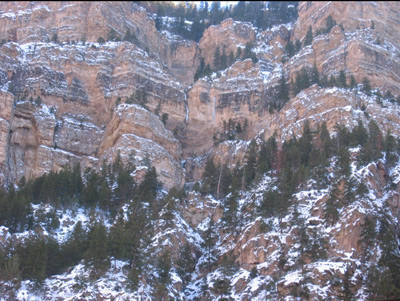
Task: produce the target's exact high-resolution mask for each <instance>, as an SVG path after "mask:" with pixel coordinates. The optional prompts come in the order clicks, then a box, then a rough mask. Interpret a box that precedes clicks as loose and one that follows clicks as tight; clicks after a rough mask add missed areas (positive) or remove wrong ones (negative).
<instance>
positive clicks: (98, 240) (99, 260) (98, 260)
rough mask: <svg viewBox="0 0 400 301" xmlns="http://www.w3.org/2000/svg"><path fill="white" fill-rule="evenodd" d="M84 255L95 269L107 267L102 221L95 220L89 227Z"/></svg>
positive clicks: (104, 231) (105, 238)
mask: <svg viewBox="0 0 400 301" xmlns="http://www.w3.org/2000/svg"><path fill="white" fill-rule="evenodd" d="M84 257H85V260H86V263H88V264H91V265H93V267H94V268H95V270H96V271H97V270H103V269H104V268H107V267H108V265H109V259H108V254H107V232H106V228H105V227H104V224H103V223H101V222H97V221H96V222H95V223H94V224H93V225H92V227H91V228H90V230H89V233H88V248H87V250H86V252H85V256H84Z"/></svg>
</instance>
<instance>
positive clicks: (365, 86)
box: [362, 77, 371, 96]
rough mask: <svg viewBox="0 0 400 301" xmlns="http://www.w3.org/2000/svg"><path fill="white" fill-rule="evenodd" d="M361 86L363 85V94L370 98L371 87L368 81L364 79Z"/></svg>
mask: <svg viewBox="0 0 400 301" xmlns="http://www.w3.org/2000/svg"><path fill="white" fill-rule="evenodd" d="M362 85H363V91H364V92H365V94H367V95H368V96H370V95H371V85H370V83H369V79H368V78H366V77H364V78H363V81H362Z"/></svg>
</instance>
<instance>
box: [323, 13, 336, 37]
mask: <svg viewBox="0 0 400 301" xmlns="http://www.w3.org/2000/svg"><path fill="white" fill-rule="evenodd" d="M325 23H326V27H325V33H329V32H330V31H331V29H332V27H334V26H335V25H336V21H335V20H334V19H333V18H332V16H331V15H329V16H328V17H327V18H326V21H325Z"/></svg>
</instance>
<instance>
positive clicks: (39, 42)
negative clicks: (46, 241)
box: [0, 2, 400, 300]
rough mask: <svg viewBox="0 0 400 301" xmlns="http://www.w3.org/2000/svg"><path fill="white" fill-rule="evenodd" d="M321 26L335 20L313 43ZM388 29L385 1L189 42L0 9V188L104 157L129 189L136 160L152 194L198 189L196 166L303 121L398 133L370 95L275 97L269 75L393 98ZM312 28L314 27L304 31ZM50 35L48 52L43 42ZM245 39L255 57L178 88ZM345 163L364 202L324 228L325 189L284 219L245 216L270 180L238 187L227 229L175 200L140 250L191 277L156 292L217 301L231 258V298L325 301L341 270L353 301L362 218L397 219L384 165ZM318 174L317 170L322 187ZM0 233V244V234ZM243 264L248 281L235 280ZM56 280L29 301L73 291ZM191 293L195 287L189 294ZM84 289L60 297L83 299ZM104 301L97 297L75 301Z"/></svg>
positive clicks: (75, 10)
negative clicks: (302, 77)
mask: <svg viewBox="0 0 400 301" xmlns="http://www.w3.org/2000/svg"><path fill="white" fill-rule="evenodd" d="M329 16H331V17H332V18H333V19H334V20H335V21H336V24H337V25H336V26H333V27H332V28H331V30H330V31H329V32H326V33H323V32H322V31H323V29H324V28H325V26H326V20H327V19H328V17H329ZM399 20H400V6H399V5H398V4H396V2H352V3H347V2H302V3H300V4H299V18H298V20H297V21H296V22H295V23H294V24H286V25H283V24H282V25H279V26H276V27H273V28H270V29H268V30H264V31H262V30H260V29H258V28H255V27H254V26H252V25H251V24H249V23H245V22H238V21H233V20H232V19H227V20H224V21H223V22H222V23H221V24H218V25H214V26H210V27H209V28H208V29H207V30H206V31H205V32H204V35H203V37H202V38H201V40H200V42H199V43H195V42H193V41H185V40H183V39H182V38H180V37H177V36H173V35H171V34H170V33H168V32H167V31H164V32H162V33H160V32H158V31H157V30H156V28H155V22H154V16H152V15H150V14H149V13H148V12H146V10H145V9H144V8H142V7H140V6H138V5H137V4H134V3H127V2H122V3H120V2H113V3H103V2H101V3H100V2H99V3H92V2H87V3H86V2H32V3H31V2H21V3H19V2H16V3H11V2H2V3H0V40H2V39H5V41H4V43H2V45H1V46H0V183H1V184H3V185H5V184H12V183H18V181H19V180H21V179H22V178H23V177H25V178H26V179H30V178H34V177H37V176H39V175H41V174H44V173H47V172H49V171H51V170H59V169H61V168H62V167H63V166H65V165H73V164H76V163H80V164H81V166H82V167H83V168H86V167H92V168H97V169H99V168H100V167H101V165H102V163H103V162H104V161H106V162H110V161H112V160H114V159H115V158H116V156H117V155H118V154H119V155H120V156H121V158H122V160H123V161H124V162H128V161H129V162H130V163H133V164H134V165H135V166H136V171H135V173H134V174H133V175H134V176H135V179H136V180H137V181H138V182H139V181H140V180H141V179H142V178H143V175H144V173H145V171H146V170H147V168H148V165H149V163H151V164H152V165H153V166H154V167H155V168H156V170H157V175H158V179H159V180H160V181H161V182H162V183H163V185H164V187H165V188H166V189H167V190H168V189H170V188H172V187H174V186H178V187H182V186H183V185H184V184H185V183H188V182H194V181H197V180H199V179H201V177H202V173H203V169H204V165H205V162H206V160H207V158H212V159H213V160H214V162H215V163H217V164H224V163H226V164H227V165H228V167H229V168H232V169H233V168H234V167H236V166H243V165H244V163H245V162H246V150H247V149H248V147H249V145H250V140H252V139H253V138H255V140H256V141H260V139H264V140H267V139H268V138H269V137H271V136H272V135H273V134H274V133H275V134H276V135H277V141H278V144H279V146H281V145H282V143H283V142H284V141H285V140H288V139H290V138H292V137H293V136H296V137H299V136H300V135H301V134H302V129H303V126H304V124H305V122H306V121H308V122H309V124H310V126H311V129H312V130H315V129H316V128H317V127H318V125H320V124H321V123H322V122H324V121H325V122H326V124H327V128H328V130H329V131H330V132H335V130H336V127H335V126H336V124H342V125H345V126H346V127H348V128H352V127H354V126H356V125H357V121H358V120H361V121H362V122H363V123H364V125H366V124H367V123H368V122H369V121H370V120H374V121H376V122H377V124H378V125H379V127H380V128H381V130H382V131H389V130H390V131H391V133H392V134H393V135H395V136H396V137H399V136H400V119H399V118H400V117H399V116H400V106H399V103H396V102H393V101H389V100H387V99H383V100H382V97H380V96H379V93H377V91H374V92H375V93H371V94H370V95H368V94H369V93H366V92H364V91H363V89H362V86H361V85H359V86H358V87H355V88H353V89H349V88H345V87H340V88H339V87H329V88H328V87H324V88H322V87H320V86H318V85H316V84H314V85H311V86H310V87H308V88H307V89H303V90H302V91H300V92H299V93H297V94H295V93H294V92H293V91H290V93H289V100H288V101H285V100H283V99H282V97H281V96H280V92H281V91H280V84H281V82H280V81H281V79H282V78H283V79H284V80H285V82H286V83H289V82H291V83H293V82H294V80H295V78H296V75H297V74H298V72H299V71H300V70H301V69H302V68H303V67H305V68H306V69H307V71H308V72H309V73H310V72H311V69H312V68H313V66H314V65H315V66H316V67H317V69H318V71H319V73H320V75H326V76H328V77H330V76H331V75H334V76H337V75H338V74H339V71H341V70H343V71H344V73H345V75H346V76H347V79H349V77H350V75H353V76H354V77H355V80H356V81H357V82H358V83H361V82H362V80H363V79H364V78H368V79H369V80H370V82H371V85H372V87H373V88H377V89H378V90H379V91H380V93H381V94H384V93H386V92H387V91H391V93H392V94H394V95H395V96H398V95H400V88H399V87H400V86H399V78H400V36H399V35H398V28H399V26H400V24H399V22H400V21H399ZM309 26H312V29H313V33H314V38H313V41H312V43H311V45H309V46H304V47H301V49H300V50H299V51H298V52H297V53H296V54H295V55H293V56H292V57H290V58H289V57H288V56H287V54H286V52H285V46H286V43H287V42H288V41H289V40H290V41H293V42H294V41H295V40H296V39H298V40H300V41H303V40H304V38H305V36H306V33H307V30H308V28H309ZM111 30H114V31H115V32H116V33H117V34H118V35H119V36H121V37H123V36H124V35H125V34H126V32H127V31H128V30H129V31H130V32H131V33H132V34H134V35H135V39H133V41H131V42H128V41H121V42H116V41H108V42H106V43H104V44H99V43H97V40H98V38H99V37H103V38H107V36H108V35H109V33H110V31H111ZM318 30H320V31H321V30H322V31H321V33H320V34H318V35H316V32H317V31H318ZM54 34H56V35H57V39H58V42H54V41H51V40H52V38H53V37H54ZM82 40H83V41H84V43H82ZM72 41H74V42H72ZM247 43H250V44H252V45H253V46H254V48H253V52H254V53H255V54H256V56H257V59H258V61H257V62H253V61H252V60H251V59H240V58H238V59H236V60H235V61H234V62H233V63H232V65H231V66H228V67H227V68H226V69H225V70H219V71H218V72H214V73H212V74H211V75H210V76H205V77H203V78H200V79H199V80H197V81H196V82H194V79H193V78H194V74H195V71H196V69H197V67H198V65H199V63H200V58H204V61H205V64H209V65H210V66H212V67H213V66H214V53H215V50H216V49H217V47H219V49H220V50H221V51H223V50H224V51H225V53H226V54H229V53H231V52H232V53H233V54H236V52H237V49H238V48H240V49H242V50H243V49H244V47H245V45H246V44H247ZM351 155H352V162H353V164H352V175H351V176H352V177H353V178H354V180H355V181H356V182H357V184H360V183H362V182H364V183H366V185H367V188H368V193H367V195H368V196H364V197H359V198H357V200H356V201H355V202H354V203H353V204H350V205H348V206H347V207H344V208H343V210H341V211H340V212H339V215H340V219H339V221H338V222H337V223H336V224H334V225H329V224H328V223H327V222H326V221H325V220H324V218H325V217H324V213H323V212H324V208H325V207H326V203H327V200H328V198H329V194H330V192H331V188H332V187H328V188H324V189H320V188H317V187H315V186H313V185H314V184H315V183H313V182H312V181H310V182H309V183H306V184H305V185H304V187H302V189H303V190H302V191H301V192H298V193H296V194H294V195H293V196H292V200H291V201H292V202H293V204H296V205H293V206H292V207H290V208H289V210H288V213H287V214H286V215H285V216H280V217H271V218H261V217H260V213H259V211H257V208H258V207H259V205H260V202H262V201H263V194H264V192H265V191H267V190H273V189H274V187H276V181H277V178H276V175H274V174H268V175H265V176H264V177H263V178H262V179H261V180H260V182H259V183H257V185H255V186H254V187H252V188H251V189H249V191H242V192H241V194H240V196H239V200H240V201H239V205H238V208H237V210H238V212H239V213H240V215H241V218H242V220H241V224H240V225H239V226H238V227H237V228H236V230H235V231H231V229H227V227H225V224H224V223H223V222H221V217H222V216H223V215H224V209H225V208H224V207H225V203H223V202H222V201H219V200H216V199H214V198H212V197H210V196H200V194H198V193H196V192H193V191H192V192H190V193H189V195H188V196H186V197H185V198H184V200H183V201H182V200H181V201H178V200H175V201H176V202H175V204H176V206H177V208H176V211H175V213H174V214H173V217H172V221H173V223H172V224H173V226H171V224H168V223H167V222H166V221H164V220H162V219H160V221H159V222H158V223H156V224H155V225H154V230H155V231H154V233H156V234H155V236H154V237H152V243H151V244H150V246H149V248H148V249H146V252H147V253H146V254H152V256H154V258H156V257H157V256H159V255H160V254H161V253H160V252H161V250H164V249H168V250H170V251H171V253H172V257H173V261H174V262H176V261H177V260H178V257H179V251H180V250H178V249H176V248H175V249H174V247H173V246H174V245H180V246H181V245H183V244H184V243H188V244H189V245H190V249H191V251H192V253H193V254H195V255H196V256H193V257H196V260H197V262H196V267H195V268H196V269H195V272H193V275H192V276H191V277H192V278H191V279H189V280H188V281H186V284H187V286H186V287H183V286H182V285H183V284H182V283H183V282H184V281H183V280H182V279H181V278H180V276H179V275H178V274H177V273H176V272H175V271H174V272H173V273H172V272H171V275H172V276H171V278H172V279H173V284H171V287H169V288H168V289H169V292H170V293H171V295H172V296H175V297H176V298H180V299H196V298H200V299H201V298H203V299H202V300H206V299H207V298H208V299H216V298H218V296H220V295H221V294H219V291H218V283H219V284H221V282H218V281H225V280H226V279H225V278H224V277H223V271H224V267H220V266H223V265H224V264H225V263H226V260H228V259H229V258H231V257H233V258H234V262H235V263H236V264H237V266H238V269H237V270H235V272H232V274H231V275H230V277H231V278H230V279H229V280H226V281H227V282H229V285H230V287H231V288H232V292H233V293H232V294H233V295H234V296H239V297H238V298H240V299H241V300H242V299H243V300H251V299H254V298H259V299H260V300H261V299H274V298H275V299H282V298H284V297H285V296H287V295H289V294H292V295H296V294H297V295H300V293H301V292H300V291H299V290H300V288H301V287H306V288H307V289H308V291H309V298H310V299H327V298H328V297H329V296H331V295H334V296H340V294H341V292H340V289H339V285H338V283H339V282H340V281H342V279H343V278H344V274H345V271H346V269H349V270H350V271H351V272H352V273H353V274H352V275H353V278H352V283H353V288H352V290H353V291H354V292H357V294H358V295H357V297H358V298H360V299H363V298H366V297H365V296H366V284H365V281H366V280H365V277H363V273H366V272H367V271H368V269H369V268H370V264H371V263H372V264H373V263H375V261H374V260H371V261H370V262H364V261H362V258H363V257H362V252H363V251H364V250H365V245H363V243H362V242H359V241H361V236H362V235H361V232H362V228H363V226H364V224H365V223H366V222H365V220H366V216H367V215H371V214H374V212H378V211H379V212H380V213H381V212H383V211H385V212H386V213H387V214H388V215H389V217H388V220H390V221H391V222H393V223H394V222H395V221H398V216H399V195H398V194H399V187H398V185H399V184H398V183H399V180H398V174H399V170H400V167H399V164H398V163H396V164H395V167H394V168H392V169H391V170H387V168H385V164H386V163H385V161H384V160H381V161H379V162H373V163H371V164H369V165H368V166H363V167H361V168H360V169H358V166H357V165H356V159H357V156H359V150H357V149H353V152H352V154H351ZM331 163H332V162H331ZM334 166H335V164H334V163H332V164H331V165H330V167H329V168H330V170H329V177H331V178H330V181H332V182H333V181H334V180H335V179H334V174H333V170H334ZM331 172H332V173H331ZM390 185H392V186H390ZM339 186H340V185H339ZM342 186H343V185H342ZM342 186H340V187H341V189H343V187H342ZM389 186H390V187H392V188H391V190H390V193H387V190H385V189H386V188H385V187H389ZM60 214H61V213H60ZM63 218H64V217H63ZM211 219H212V220H213V221H214V222H215V223H216V224H217V226H216V231H217V236H218V239H217V242H216V243H215V246H213V249H212V250H213V262H214V264H215V266H216V268H214V269H213V270H212V271H211V270H210V269H209V267H207V260H208V258H207V256H208V255H207V254H206V253H205V251H204V248H203V247H202V244H203V243H204V241H203V238H201V236H204V235H205V233H206V231H207V225H208V224H209V221H210V220H211ZM299 219H300V220H302V223H303V225H302V226H303V228H301V227H300V222H299ZM71 220H74V218H73V217H71ZM87 220H89V219H87ZM86 222H87V223H88V221H86ZM112 223H113V221H110V224H112ZM305 228H306V229H307V230H304V229H305ZM1 229H2V228H0V230H1ZM71 229H72V228H71ZM3 230H4V231H3V232H4V233H6V232H7V231H6V229H3ZM302 231H303V232H304V233H308V235H309V236H310V237H311V236H313V235H317V236H318V237H319V238H321V239H322V240H326V241H327V245H325V246H324V247H325V250H326V252H327V258H324V259H323V260H322V259H321V261H318V262H316V261H312V259H311V258H309V257H307V256H303V255H301V252H302V251H301V248H300V246H299V244H298V241H299V239H300V236H301V233H303V232H302ZM7 233H8V232H7ZM7 233H6V234H4V235H3V236H4V237H5V238H4V239H3V240H7V239H8V238H9V237H11V236H10V235H8V234H7ZM0 234H1V233H0ZM3 236H2V237H3ZM16 236H18V235H16ZM7 237H8V238H7ZM380 251H381V249H380V247H379V246H374V248H373V251H371V252H374V256H375V255H377V254H379V252H380ZM227 258H228V259H227ZM284 259H285V260H286V261H285V260H284ZM331 259H332V260H331ZM300 262H301V264H302V268H301V270H300V269H298V268H297V267H299V264H300ZM113 268H114V270H112V271H110V273H109V274H113V273H117V272H118V273H119V274H118V275H119V277H121V279H126V274H127V273H126V271H125V270H124V269H123V263H121V262H118V264H116V265H115V266H114V267H113ZM82 269H83V267H82V266H81V265H78V266H76V267H75V268H74V273H82V275H83V276H82V277H86V276H87V278H89V276H88V275H86V274H85V273H84V272H83V270H82ZM252 269H255V271H256V275H250V270H252ZM64 276H65V277H64ZM64 276H57V277H59V278H57V277H54V279H51V281H49V282H46V286H47V287H48V291H50V292H52V293H50V295H46V296H45V297H43V299H45V298H47V299H51V298H53V297H54V294H56V293H54V292H55V291H57V294H59V295H60V296H61V295H63V293H65V291H68V292H69V286H70V287H75V285H76V283H75V282H74V281H75V280H74V281H72V280H71V282H68V283H69V284H68V285H69V286H68V285H67V286H65V287H63V288H60V287H58V288H57V285H55V286H54V287H53V286H51V285H53V284H54V283H58V282H57V281H62V280H60V279H64V280H65V279H69V276H68V274H66V275H64ZM63 277H64V278H63ZM108 277H111V276H108ZM124 277H125V278H124ZM224 279H225V280H224ZM310 279H311V280H310ZM332 279H334V280H332ZM335 279H336V280H335ZM338 279H339V280H338ZM141 281H142V282H141V283H142V284H141V285H142V286H141V292H143V294H144V295H146V294H147V295H146V296H152V295H151V293H152V290H151V288H149V285H147V284H146V283H147V282H146V281H147V278H146V275H143V277H142V279H141ZM335 281H336V282H335ZM188 283H189V284H188ZM204 283H206V284H207V285H208V287H209V288H211V289H210V290H209V291H208V292H207V293H206V294H205V295H204V294H203V293H204V292H203V291H202V290H201V287H202V286H203V285H204ZM340 283H341V282H340ZM117 284H118V283H117ZM117 284H115V285H117ZM90 285H91V286H95V285H94V284H90ZM24 289H25V288H22V289H21V290H22V291H24ZM63 290H64V291H63ZM91 290H92V287H90V288H87V290H86V291H85V290H83V291H79V293H76V294H75V295H76V296H80V297H82V298H84V297H85V294H89V293H88V292H89V291H91ZM93 290H95V289H94V288H93ZM71 291H72V288H71ZM60 292H61V293H60ZM21 294H22V293H21ZM51 294H53V295H51ZM79 294H80V295H79ZM138 294H139V293H138V292H135V293H133V295H129V296H127V297H128V298H137V297H138ZM22 295H23V294H22ZM116 295H118V294H114V295H112V296H111V295H110V294H108V292H107V291H105V290H104V291H101V290H100V289H99V288H97V293H93V294H92V295H91V298H92V299H96V298H97V299H99V298H103V297H104V298H111V297H116ZM18 298H19V299H22V297H21V296H20V297H18Z"/></svg>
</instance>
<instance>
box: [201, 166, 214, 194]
mask: <svg viewBox="0 0 400 301" xmlns="http://www.w3.org/2000/svg"><path fill="white" fill-rule="evenodd" d="M217 184H218V171H217V168H216V167H215V165H214V162H213V160H212V159H211V158H209V159H208V160H207V163H206V166H205V168H204V173H203V185H202V186H201V192H202V193H203V194H206V193H211V194H215V193H216V191H217Z"/></svg>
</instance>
